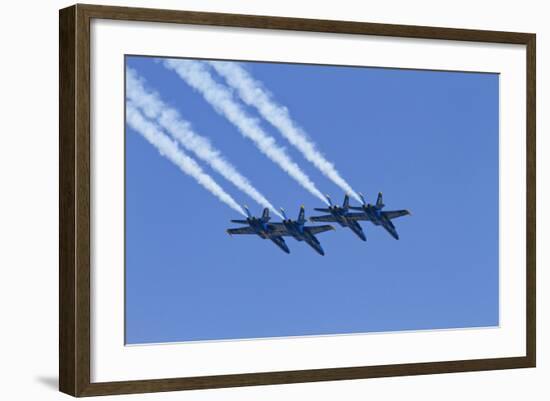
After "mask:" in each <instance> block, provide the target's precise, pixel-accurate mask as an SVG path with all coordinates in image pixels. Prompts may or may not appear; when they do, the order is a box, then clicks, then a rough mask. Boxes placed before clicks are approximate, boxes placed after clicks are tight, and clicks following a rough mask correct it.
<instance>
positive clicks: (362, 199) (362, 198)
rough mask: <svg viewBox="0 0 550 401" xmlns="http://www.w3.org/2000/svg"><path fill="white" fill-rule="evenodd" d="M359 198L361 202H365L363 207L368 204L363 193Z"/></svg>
mask: <svg viewBox="0 0 550 401" xmlns="http://www.w3.org/2000/svg"><path fill="white" fill-rule="evenodd" d="M359 197H360V198H361V201H362V202H363V205H366V204H367V202H365V197H364V196H363V194H362V193H359Z"/></svg>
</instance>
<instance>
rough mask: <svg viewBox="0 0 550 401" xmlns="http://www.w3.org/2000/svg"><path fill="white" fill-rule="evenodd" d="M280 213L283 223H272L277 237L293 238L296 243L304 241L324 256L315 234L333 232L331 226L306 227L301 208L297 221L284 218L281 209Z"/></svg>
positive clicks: (301, 208)
mask: <svg viewBox="0 0 550 401" xmlns="http://www.w3.org/2000/svg"><path fill="white" fill-rule="evenodd" d="M281 212H282V214H283V216H284V218H285V219H284V220H283V222H282V223H273V225H274V226H275V230H276V232H277V233H279V235H285V236H290V237H294V239H295V240H296V241H304V242H305V243H306V244H308V245H309V246H310V247H312V248H313V249H315V251H316V252H317V253H318V254H319V255H324V254H325V251H324V250H323V247H322V246H321V243H320V242H319V240H318V239H317V237H316V236H315V234H320V233H322V232H325V231H329V230H334V227H333V226H331V225H328V224H326V225H322V226H306V225H305V223H306V221H307V220H306V216H305V211H304V207H303V206H301V207H300V212H299V213H298V219H297V220H292V219H289V218H288V217H287V216H286V214H285V211H284V209H281Z"/></svg>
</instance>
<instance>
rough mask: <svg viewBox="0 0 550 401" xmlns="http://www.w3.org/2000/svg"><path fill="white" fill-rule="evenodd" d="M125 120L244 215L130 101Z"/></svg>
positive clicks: (208, 177) (216, 195) (239, 208)
mask: <svg viewBox="0 0 550 401" xmlns="http://www.w3.org/2000/svg"><path fill="white" fill-rule="evenodd" d="M126 122H127V123H128V124H129V125H130V127H132V128H133V129H134V130H135V131H137V132H139V133H140V134H141V135H142V136H143V137H144V138H145V139H146V140H147V141H148V142H149V143H150V144H151V145H153V146H155V147H156V148H157V150H158V151H159V153H160V154H161V155H162V156H164V157H166V158H167V159H168V160H170V161H171V162H172V163H174V164H175V165H176V166H178V167H179V168H180V169H181V171H183V172H184V173H185V174H187V175H189V176H191V177H193V178H194V179H195V180H197V182H198V183H199V184H200V185H202V186H203V187H204V188H205V189H206V190H207V191H209V192H210V193H212V195H214V196H215V197H217V198H218V199H219V200H220V201H222V202H223V203H225V204H226V205H227V206H229V207H230V208H232V209H233V210H235V211H237V212H239V213H240V214H242V215H243V216H245V217H246V214H245V213H244V211H243V209H242V208H241V207H240V206H239V204H238V203H237V202H235V200H234V199H233V198H232V197H231V195H229V194H228V193H227V192H225V191H224V190H223V188H222V187H220V186H219V185H218V184H217V183H216V181H214V179H213V178H212V177H210V176H209V175H208V174H206V173H205V172H204V171H203V170H202V168H201V167H200V166H199V165H198V164H197V162H196V161H195V160H194V159H193V158H191V157H189V156H187V155H186V154H185V153H184V152H183V151H182V150H181V149H179V147H178V145H177V143H176V142H174V141H173V140H171V139H170V138H169V137H168V136H167V135H166V134H164V133H162V132H161V130H160V128H159V127H158V126H157V125H156V124H154V123H152V122H151V121H148V120H147V119H146V118H145V117H144V116H143V114H141V112H140V111H139V110H138V109H137V108H136V107H135V106H134V105H133V104H132V102H130V101H127V102H126Z"/></svg>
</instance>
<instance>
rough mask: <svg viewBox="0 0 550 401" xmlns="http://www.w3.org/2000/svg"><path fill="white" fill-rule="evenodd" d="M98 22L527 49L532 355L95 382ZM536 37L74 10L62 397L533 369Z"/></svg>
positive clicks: (62, 28)
mask: <svg viewBox="0 0 550 401" xmlns="http://www.w3.org/2000/svg"><path fill="white" fill-rule="evenodd" d="M92 18H100V19H115V20H133V21H151V22H170V23H181V24H196V25H211V26H227V27H244V28H269V29H281V30H293V31H312V32H331V33H346V34H358V35H378V36H394V37H404V38H426V39H446V40H458V41H475V42H494V43H513V44H522V45H526V47H527V59H526V64H527V121H526V124H527V138H526V140H527V177H526V179H527V193H526V197H527V227H526V229H527V244H526V246H527V259H526V275H527V276H526V279H527V310H526V313H527V324H526V328H525V329H526V333H527V336H526V338H527V343H526V349H527V355H526V356H524V357H513V358H493V359H476V360H462V361H443V362H430V363H410V364H398V365H381V366H364V367H349V368H329V369H315V370H298V371H284V372H265V373H248V374H232V375H222V376H203V377H191V378H185V377H182V378H170V379H158V380H136V381H123V382H102V383H91V382H90V99H89V97H90V20H91V19H92ZM535 43H536V36H535V34H531V33H514V32H496V31H481V30H467V29H450V28H434V27H421V26H405V25H387V24H372V23H363V22H349V21H327V20H313V19H301V18H282V17H266V16H252V15H237V14H218V13H203V12H190V11H170V10H156V9H143V8H126V7H110V6H96V5H81V4H78V5H75V6H72V7H68V8H65V9H62V10H60V12H59V96H60V100H59V153H60V156H59V157H60V159H59V389H60V391H62V392H64V393H67V394H70V395H73V396H93V395H106V394H123V393H144V392H155V391H173V390H189V389H204V388H219V387H234V386H251V385H262V384H279V383H298V382H314V381H324V380H345V379H363V378H371V377H388V376H401V375H420V374H433V373H447V372H466V371H480V370H493V369H510V368H525V367H534V366H535V363H536V318H535V316H536V314H535V313H536V311H535V308H536V305H535V298H536V295H535V289H536V288H535V283H536V276H535V275H536V271H535V269H536V268H535V251H536V248H535V247H536V243H535V239H536V238H535V235H536V234H535V231H536V228H535V224H536V210H535V209H536V200H535V194H536V187H535V185H536V180H535V169H536V165H535V160H536V150H535V119H536V110H535V97H536V95H535V90H536V89H535V64H536V63H535V46H536V44H535Z"/></svg>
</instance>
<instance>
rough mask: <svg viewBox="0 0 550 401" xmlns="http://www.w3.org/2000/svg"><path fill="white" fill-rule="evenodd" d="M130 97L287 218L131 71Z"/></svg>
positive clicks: (221, 171) (128, 77)
mask: <svg viewBox="0 0 550 401" xmlns="http://www.w3.org/2000/svg"><path fill="white" fill-rule="evenodd" d="M126 97H127V98H128V99H129V100H131V101H132V102H133V104H134V105H136V106H137V107H139V108H140V109H141V110H142V111H143V113H144V114H145V115H146V116H147V117H149V118H151V119H155V120H157V122H158V123H159V125H160V126H161V127H162V128H164V129H165V130H166V131H167V132H168V133H169V134H170V135H171V136H172V137H173V138H174V139H176V140H177V141H179V143H180V144H181V145H182V146H184V147H185V148H186V149H187V150H188V151H190V152H193V153H194V154H195V155H196V156H197V157H198V158H199V159H201V160H203V161H204V162H206V163H208V165H210V167H212V169H213V170H215V171H216V172H218V173H219V174H220V175H221V176H222V177H224V178H225V179H226V180H228V181H230V182H231V183H233V184H234V185H235V186H236V187H237V188H239V189H240V190H241V191H243V192H244V193H246V194H247V195H248V196H250V197H251V198H252V199H254V200H255V201H256V202H258V203H259V204H260V205H261V206H263V207H267V208H269V209H270V210H271V211H272V212H273V213H274V214H276V215H277V216H279V217H280V218H283V217H282V215H281V213H280V212H279V211H278V210H277V209H276V208H275V207H274V206H273V205H272V204H271V203H270V202H269V201H268V200H267V199H266V197H265V196H263V195H262V194H261V193H260V192H259V191H258V190H257V189H256V188H255V187H254V186H253V185H252V184H251V183H250V182H249V181H248V179H247V178H246V177H244V176H243V175H242V174H241V173H239V171H238V170H237V169H236V168H235V167H234V166H233V165H232V164H231V163H229V162H228V161H227V160H225V159H224V157H223V156H222V155H221V154H220V152H219V151H218V150H217V149H215V148H214V147H213V146H212V144H211V143H210V141H209V140H208V138H206V137H203V136H201V135H199V134H197V133H195V132H194V131H193V129H192V127H191V124H189V123H188V122H187V121H185V120H183V119H182V118H181V117H180V115H179V113H178V112H177V110H175V109H173V108H170V107H168V106H167V105H166V104H165V103H164V102H163V101H162V99H161V98H160V96H159V95H158V94H157V93H155V92H152V91H150V90H148V89H146V88H145V84H144V80H143V78H141V77H140V76H139V75H138V74H137V72H136V71H135V70H133V69H131V68H127V69H126Z"/></svg>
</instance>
